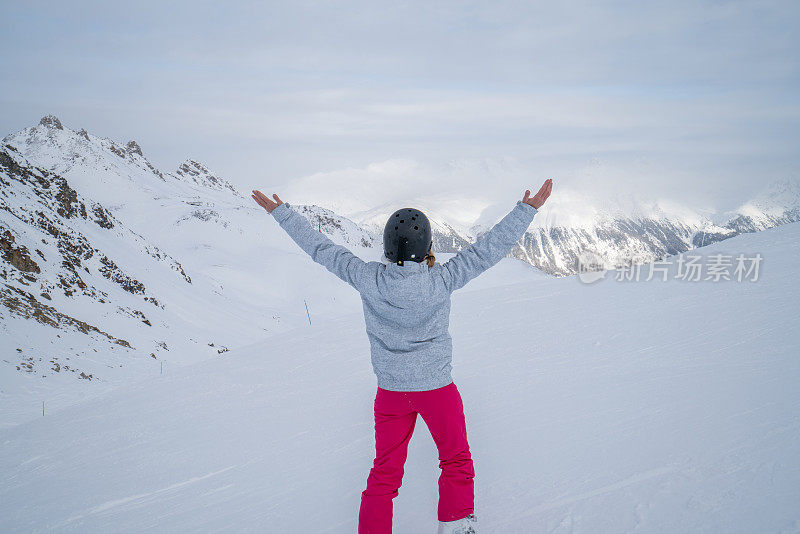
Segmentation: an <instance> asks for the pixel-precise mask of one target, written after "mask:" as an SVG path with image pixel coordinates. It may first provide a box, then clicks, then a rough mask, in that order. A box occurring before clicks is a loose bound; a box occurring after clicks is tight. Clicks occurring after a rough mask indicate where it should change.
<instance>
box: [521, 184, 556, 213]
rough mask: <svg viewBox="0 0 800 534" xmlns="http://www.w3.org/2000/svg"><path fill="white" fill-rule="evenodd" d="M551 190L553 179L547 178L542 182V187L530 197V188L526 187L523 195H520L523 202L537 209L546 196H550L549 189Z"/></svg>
mask: <svg viewBox="0 0 800 534" xmlns="http://www.w3.org/2000/svg"><path fill="white" fill-rule="evenodd" d="M552 190H553V179H552V178H548V179H547V180H545V181H544V183H543V184H542V187H541V189H539V192H538V193H536V194H535V195H533V196H532V197H531V196H530V194H531V190H530V189H526V190H525V196H524V197H522V201H523V202H524V203H525V204H530V205H531V206H533V207H534V208H536V209H537V210H538V209H539V208H540V207H541V206H542V204H544V202H545V200H547V197H549V196H550V191H552Z"/></svg>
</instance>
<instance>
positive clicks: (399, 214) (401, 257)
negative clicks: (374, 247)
mask: <svg viewBox="0 0 800 534" xmlns="http://www.w3.org/2000/svg"><path fill="white" fill-rule="evenodd" d="M431 247H433V239H432V237H431V223H430V221H429V220H428V218H427V217H426V216H425V214H424V213H422V212H421V211H420V210H418V209H414V208H401V209H399V210H397V211H396V212H394V213H392V215H391V217H389V220H388V221H386V226H385V227H384V229H383V253H384V254H385V255H386V257H387V258H388V259H389V260H391V261H392V262H395V263H397V264H399V265H403V262H404V261H407V260H412V261H415V262H417V263H419V262H421V261H422V260H424V259H425V256H427V255H428V252H430V250H431Z"/></svg>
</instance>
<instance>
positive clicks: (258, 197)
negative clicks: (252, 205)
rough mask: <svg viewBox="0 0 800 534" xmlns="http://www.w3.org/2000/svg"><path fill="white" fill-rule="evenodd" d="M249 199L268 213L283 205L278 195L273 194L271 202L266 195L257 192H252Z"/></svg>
mask: <svg viewBox="0 0 800 534" xmlns="http://www.w3.org/2000/svg"><path fill="white" fill-rule="evenodd" d="M252 193H253V194H252V195H250V196H251V197H253V200H255V201H256V202H258V205H259V206H261V207H262V208H264V209H265V210H267V212H268V213H272V210H274V209H275V208H277V207H278V206H280V205H281V204H283V200H281V199H279V198H278V194H277V193H275V194H273V195H272V196H273V197H275V201H274V202H273V201H272V200H271V199H270V198H269V197H268V196H267V195H265V194H264V193H262V192H261V191H259V190H257V189H256V190H253V191H252Z"/></svg>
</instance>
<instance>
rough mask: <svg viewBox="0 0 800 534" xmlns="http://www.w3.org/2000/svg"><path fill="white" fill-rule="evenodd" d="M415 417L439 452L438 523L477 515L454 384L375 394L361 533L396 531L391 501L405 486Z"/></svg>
mask: <svg viewBox="0 0 800 534" xmlns="http://www.w3.org/2000/svg"><path fill="white" fill-rule="evenodd" d="M417 414H420V415H421V416H422V419H423V420H424V421H425V424H426V425H427V426H428V429H429V430H430V432H431V435H432V436H433V440H434V442H435V443H436V447H437V448H438V449H439V468H440V469H441V470H442V472H441V474H440V475H439V509H438V517H439V521H455V520H457V519H461V518H462V517H466V516H467V515H469V514H471V513H472V512H473V504H474V490H473V481H472V479H473V478H474V477H475V471H474V469H473V466H472V456H471V455H470V452H469V444H468V443H467V428H466V424H465V422H464V405H463V404H462V402H461V394H460V393H459V392H458V389H457V388H456V385H455V383H454V382H451V383H450V384H449V385H447V386H444V387H441V388H438V389H433V390H430V391H388V390H385V389H381V388H378V392H377V394H376V395H375V461H374V464H373V467H372V469H370V472H369V477H368V478H367V489H365V490H364V491H363V492H362V493H361V509H360V510H359V514H358V533H359V534H388V533H391V532H392V499H394V498H395V497H396V496H397V494H398V491H397V490H398V489H399V488H400V485H401V484H402V481H403V465H404V464H405V462H406V453H407V452H408V442H409V440H410V439H411V435H412V434H413V433H414V426H415V424H416V422H417Z"/></svg>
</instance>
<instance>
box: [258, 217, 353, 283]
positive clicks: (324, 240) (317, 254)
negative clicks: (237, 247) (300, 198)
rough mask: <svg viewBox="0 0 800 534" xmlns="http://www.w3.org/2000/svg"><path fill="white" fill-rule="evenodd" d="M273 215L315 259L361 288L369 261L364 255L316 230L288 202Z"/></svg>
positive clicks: (346, 280)
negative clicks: (362, 257) (365, 260)
mask: <svg viewBox="0 0 800 534" xmlns="http://www.w3.org/2000/svg"><path fill="white" fill-rule="evenodd" d="M272 216H273V217H274V218H275V220H276V221H278V224H280V226H281V228H283V229H284V230H285V231H286V233H287V234H289V237H291V238H292V240H294V242H295V243H297V244H298V245H299V246H300V248H301V249H303V250H304V251H305V252H306V253H307V254H308V255H309V256H311V259H312V260H314V261H315V262H317V263H319V264H320V265H322V266H324V267H325V268H326V269H328V270H329V271H330V272H332V273H333V274H335V275H336V276H338V277H339V278H341V279H342V280H344V281H345V282H347V283H348V284H350V285H351V286H353V288H355V289H356V291H359V292H360V291H361V289H360V288H361V287H362V281H363V279H364V275H365V271H366V263H365V262H364V261H363V260H361V258H359V257H358V256H356V255H355V254H353V253H352V252H350V251H349V250H348V249H347V248H346V247H343V246H341V245H337V244H336V243H334V242H333V241H331V240H330V239H329V238H328V237H327V236H326V235H325V234H323V233H322V232H319V231H317V230H315V229H314V228H313V227H312V226H311V224H310V223H309V222H308V220H307V219H306V218H305V217H303V216H302V215H300V214H299V213H297V212H295V211H294V210H292V209H291V208H290V207H289V204H288V203H286V202H284V203H283V204H279V205H278V206H277V207H276V208H275V209H273V210H272Z"/></svg>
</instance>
